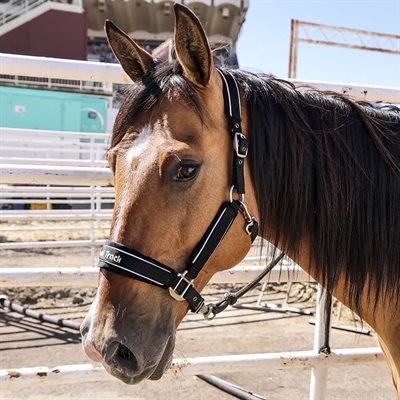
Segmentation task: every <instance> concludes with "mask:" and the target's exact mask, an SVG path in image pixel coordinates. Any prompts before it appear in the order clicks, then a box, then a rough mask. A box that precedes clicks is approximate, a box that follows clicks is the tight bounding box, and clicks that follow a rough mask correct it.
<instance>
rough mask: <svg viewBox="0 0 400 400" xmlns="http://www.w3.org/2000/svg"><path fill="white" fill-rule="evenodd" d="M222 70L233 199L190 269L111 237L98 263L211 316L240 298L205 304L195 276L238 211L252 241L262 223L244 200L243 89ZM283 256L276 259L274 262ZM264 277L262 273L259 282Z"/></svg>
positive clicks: (205, 238) (205, 237)
mask: <svg viewBox="0 0 400 400" xmlns="http://www.w3.org/2000/svg"><path fill="white" fill-rule="evenodd" d="M218 72H219V74H220V75H221V78H222V82H223V95H224V103H225V113H226V115H227V117H228V121H229V134H230V136H231V139H232V141H233V147H234V154H233V182H232V183H233V184H232V187H231V190H230V194H229V201H227V202H225V203H223V204H222V206H221V208H220V209H219V211H218V213H217V215H216V216H215V217H214V219H213V221H212V222H211V224H210V226H209V227H208V229H207V231H206V233H205V234H204V235H203V237H202V238H201V240H200V242H199V243H198V244H197V246H196V247H195V249H194V250H193V252H192V254H191V256H190V258H189V261H188V263H187V266H186V270H185V271H184V272H183V273H179V272H176V271H175V270H173V269H172V268H170V267H168V266H166V265H164V264H162V263H160V262H158V261H157V260H154V259H153V258H150V257H147V256H145V255H143V254H141V253H139V252H138V251H136V250H134V249H131V248H128V247H126V246H123V245H121V244H119V243H115V242H111V241H107V242H106V243H105V245H104V246H103V248H102V250H101V253H100V260H99V264H98V266H99V268H105V269H108V270H110V271H112V272H115V273H117V274H120V275H124V276H127V277H129V278H133V279H136V280H139V281H142V282H146V283H149V284H151V285H155V286H158V287H161V288H165V289H167V288H168V289H169V293H170V295H171V296H172V297H173V298H174V299H175V300H178V301H183V300H186V301H187V302H188V303H189V306H190V309H191V311H193V312H195V313H199V312H201V313H203V314H204V316H205V317H209V318H210V317H213V316H215V314H217V313H218V312H221V311H222V310H223V309H225V308H226V307H227V306H228V305H229V304H233V303H234V302H235V301H236V300H234V298H233V297H234V296H232V294H228V295H226V296H225V298H224V300H223V301H222V302H220V303H218V304H217V305H214V304H210V305H205V304H204V299H203V297H202V296H201V295H200V293H199V292H198V291H197V290H196V289H195V288H194V286H193V281H194V279H195V278H196V277H197V275H198V274H199V272H200V271H201V269H202V268H203V267H204V265H205V264H206V263H207V261H208V260H209V259H210V257H211V256H212V255H213V253H214V252H215V251H216V250H217V248H218V247H219V245H220V244H221V242H222V240H223V239H224V237H225V235H226V233H227V232H228V230H229V228H230V227H231V226H232V224H233V222H234V220H235V218H236V216H237V214H238V212H240V213H241V214H242V215H243V217H244V219H245V221H246V225H245V231H246V233H247V234H248V235H249V236H250V238H251V241H252V242H253V241H254V239H255V238H256V236H257V233H258V223H257V221H256V219H255V218H254V217H252V216H251V214H250V213H249V211H248V209H247V207H246V205H245V202H244V193H245V184H244V160H245V158H246V157H247V152H248V141H247V139H246V137H245V135H244V134H243V132H242V128H241V105H240V93H239V89H238V86H237V83H236V80H235V78H234V77H233V76H232V75H231V74H230V73H229V72H225V71H222V70H220V69H218ZM234 191H236V193H237V194H238V196H239V200H235V199H234V198H233V197H234ZM279 260H280V259H279ZM279 260H275V261H276V262H275V264H274V265H276V263H277V262H278V261H279ZM265 274H266V273H264V275H265ZM260 276H261V275H260ZM257 278H259V277H257ZM261 279H262V276H261V277H260V278H259V279H258V280H257V282H256V283H258V281H259V280H261ZM253 286H254V285H253ZM243 290H246V291H248V290H250V285H247V286H246V287H245V288H243V289H242V290H241V291H243ZM243 294H244V293H243ZM229 296H230V297H229Z"/></svg>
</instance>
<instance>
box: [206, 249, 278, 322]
mask: <svg viewBox="0 0 400 400" xmlns="http://www.w3.org/2000/svg"><path fill="white" fill-rule="evenodd" d="M284 256H285V254H284V253H281V254H279V256H278V257H276V258H275V259H273V260H272V261H271V262H270V263H269V264H268V265H267V266H266V267H265V269H264V270H263V271H262V272H261V273H260V274H259V275H258V276H257V277H256V278H255V279H254V280H252V281H251V282H250V283H248V284H247V285H246V286H244V287H242V288H241V289H239V290H238V291H237V292H233V293H232V292H227V293H225V294H224V297H223V299H222V300H221V301H219V302H218V303H216V304H214V303H207V304H205V305H204V306H203V307H202V309H201V310H200V313H202V314H203V317H204V318H205V319H207V320H210V319H213V318H215V316H216V315H217V314H219V313H221V312H222V311H224V310H225V309H226V308H227V307H228V306H233V305H234V304H236V302H237V301H238V300H239V299H240V298H241V297H242V296H244V295H245V294H246V293H247V292H248V291H250V290H251V289H254V287H255V286H256V285H257V284H258V283H260V281H261V280H262V279H263V278H264V277H265V276H266V275H268V274H269V273H270V272H271V271H272V269H273V268H274V267H275V266H276V265H277V264H278V263H279V262H280V261H281V260H282V258H283V257H284Z"/></svg>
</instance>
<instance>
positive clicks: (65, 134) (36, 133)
mask: <svg viewBox="0 0 400 400" xmlns="http://www.w3.org/2000/svg"><path fill="white" fill-rule="evenodd" d="M0 57H1V55H0ZM36 73H37V71H36ZM0 130H1V133H2V135H3V136H6V135H9V136H10V137H14V138H15V137H16V136H25V137H28V138H30V139H32V138H35V137H40V139H41V140H43V136H47V137H48V138H49V139H50V138H54V137H59V138H73V139H77V140H79V139H90V140H91V141H94V140H99V139H101V140H103V141H104V142H105V143H104V144H107V143H108V141H109V140H110V136H111V134H110V133H85V132H71V131H54V130H43V129H22V128H5V127H1V128H0ZM81 144H84V142H82V143H81ZM96 144H98V145H102V144H103V143H96Z"/></svg>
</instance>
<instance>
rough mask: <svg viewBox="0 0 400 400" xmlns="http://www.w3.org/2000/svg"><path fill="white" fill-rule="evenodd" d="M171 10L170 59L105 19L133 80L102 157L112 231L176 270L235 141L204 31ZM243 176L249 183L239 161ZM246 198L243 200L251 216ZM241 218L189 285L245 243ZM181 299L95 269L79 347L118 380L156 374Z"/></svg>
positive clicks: (202, 224) (196, 236)
mask: <svg viewBox="0 0 400 400" xmlns="http://www.w3.org/2000/svg"><path fill="white" fill-rule="evenodd" d="M174 10H175V16H176V22H175V32H174V41H175V52H176V60H175V62H173V63H159V62H157V61H156V60H153V58H152V56H151V55H150V54H149V53H147V52H146V51H145V50H144V49H142V48H140V47H139V46H138V45H137V44H136V43H135V42H134V41H132V40H131V39H130V38H129V37H128V36H127V35H126V34H125V33H123V32H122V31H121V30H119V29H118V28H117V27H116V26H115V25H114V24H113V23H111V22H110V21H107V22H106V32H107V37H108V40H109V43H110V46H111V48H112V50H113V52H114V54H115V56H116V57H117V59H118V60H119V62H120V64H121V66H122V67H123V69H124V70H125V72H126V73H127V74H128V75H129V77H130V78H131V79H132V80H133V85H131V87H130V88H128V89H127V92H126V94H125V99H124V101H123V103H122V105H121V108H120V111H119V114H118V116H117V119H116V123H115V126H114V131H113V136H112V143H111V147H110V150H109V151H108V161H109V164H110V167H111V169H112V171H113V174H114V182H115V205H114V212H113V218H112V224H111V232H110V238H111V240H112V241H113V242H116V243H119V244H121V245H123V246H126V247H127V248H133V249H135V250H136V251H138V252H140V254H143V255H145V256H146V257H149V259H151V260H157V262H160V263H162V264H163V265H166V266H170V267H171V268H172V269H173V271H176V272H177V273H180V272H183V271H184V270H185V268H186V265H187V262H188V258H189V257H190V255H191V253H192V251H193V249H194V248H195V247H196V245H197V244H198V243H199V241H200V240H201V238H202V237H203V235H204V233H205V232H206V231H207V229H208V228H209V226H210V224H211V222H212V220H213V218H214V217H215V215H216V213H217V212H218V210H219V209H220V207H221V204H223V203H224V202H227V201H228V200H229V193H230V188H231V181H232V178H231V176H232V152H233V147H232V142H231V139H230V137H229V135H228V133H227V132H228V128H229V127H228V121H227V118H226V115H225V105H224V99H223V95H222V93H223V82H222V79H221V76H220V74H219V73H218V72H217V70H216V68H215V67H214V63H213V57H212V53H211V49H210V46H209V43H208V41H207V38H206V35H205V32H204V30H203V28H202V26H201V25H200V22H199V20H198V19H197V17H196V16H195V15H194V14H193V13H192V12H191V11H190V10H189V9H188V8H186V7H184V6H182V5H179V4H176V5H175V6H174ZM243 113H245V110H244V109H243ZM243 121H244V124H245V118H244V119H243ZM245 130H246V126H244V131H245ZM244 176H245V178H246V182H248V183H250V175H249V171H248V167H247V165H245V169H244ZM249 190H250V193H251V190H252V188H248V190H247V192H249ZM231 196H232V193H231ZM253 198H254V196H250V201H249V202H247V208H248V210H250V211H251V212H252V213H253V214H252V215H255V216H256V217H257V209H256V205H255V203H254V201H253V200H251V199H253ZM243 226H244V222H243V219H242V218H237V219H236V220H235V221H234V222H233V223H232V226H231V227H230V229H229V231H228V232H227V233H226V235H225V237H224V238H223V240H222V242H221V245H220V246H219V247H218V249H217V251H215V253H213V254H212V255H210V258H209V260H208V261H207V263H206V265H205V266H204V268H202V270H201V271H200V273H199V274H198V276H197V277H196V279H195V280H194V283H193V285H194V288H195V289H196V291H198V292H200V291H201V290H202V289H203V288H204V286H205V285H206V284H207V282H208V281H209V280H210V278H211V277H212V276H213V275H214V274H215V273H216V272H217V271H218V270H222V269H228V268H230V267H232V266H234V265H235V264H237V263H238V262H239V261H240V260H241V259H242V258H243V257H244V256H245V254H246V253H247V252H248V250H249V248H250V245H251V240H250V238H249V235H248V234H247V233H246V231H245V230H244V229H243ZM106 254H108V256H107V257H109V259H110V260H111V261H110V260H109V261H110V263H112V262H113V261H115V260H117V261H118V257H119V255H116V254H115V253H113V254H111V253H106ZM110 254H111V255H110ZM188 308H189V305H188V303H187V302H186V301H176V299H174V298H173V297H172V296H170V294H169V292H168V291H167V290H164V289H163V288H161V287H157V286H155V285H150V284H148V283H146V282H142V281H140V280H137V279H129V278H128V277H126V276H123V275H121V274H117V273H115V272H114V271H110V270H108V269H105V268H102V269H101V271H100V275H99V283H98V291H97V295H96V298H95V300H94V302H93V304H92V306H91V309H90V311H89V313H88V315H87V316H86V318H85V321H84V322H83V324H82V328H81V331H82V336H83V346H84V349H85V352H86V354H87V355H88V356H89V357H90V358H91V359H93V360H94V361H100V362H101V363H102V364H103V365H104V366H105V368H106V369H107V370H108V371H109V372H110V373H111V374H112V375H114V376H116V377H118V378H119V379H121V380H123V381H124V382H126V383H137V382H139V381H141V380H143V379H146V378H150V379H159V378H160V377H161V376H162V374H163V373H164V372H165V370H166V369H167V368H168V367H169V365H170V362H171V359H172V354H173V349H174V343H175V332H176V329H177V326H178V325H179V323H180V322H181V320H182V319H183V317H184V316H185V314H186V313H187V311H188Z"/></svg>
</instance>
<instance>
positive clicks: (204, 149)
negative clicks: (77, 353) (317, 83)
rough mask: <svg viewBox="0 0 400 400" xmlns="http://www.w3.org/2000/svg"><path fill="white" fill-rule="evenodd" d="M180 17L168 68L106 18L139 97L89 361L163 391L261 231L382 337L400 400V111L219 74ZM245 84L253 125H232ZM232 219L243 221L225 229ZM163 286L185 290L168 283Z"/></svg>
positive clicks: (119, 138) (123, 114)
mask: <svg viewBox="0 0 400 400" xmlns="http://www.w3.org/2000/svg"><path fill="white" fill-rule="evenodd" d="M174 11H175V17H176V21H175V31H174V47H175V50H174V51H175V60H174V61H173V62H170V63H168V62H159V61H157V60H154V59H153V57H152V56H151V55H150V54H149V53H147V52H146V51H145V50H144V49H142V48H141V47H139V46H138V45H137V44H136V43H135V42H134V41H133V40H131V39H130V38H129V37H128V36H127V35H126V34H125V33H124V32H122V31H121V30H120V29H119V28H117V27H116V26H115V25H114V24H113V23H112V22H110V21H106V26H105V28H106V33H107V37H108V41H109V43H110V46H111V48H112V50H113V52H114V54H115V56H116V58H117V59H118V60H119V62H120V64H121V66H122V67H123V69H124V70H125V72H126V73H127V74H128V75H129V77H130V78H131V79H132V81H133V85H130V86H129V87H128V89H127V90H126V93H125V97H124V100H123V102H122V104H121V108H120V110H119V113H118V116H117V118H116V122H115V126H114V130H113V135H112V139H111V146H110V149H109V151H108V155H107V156H108V161H109V165H110V167H111V169H112V171H113V174H114V182H115V205H114V211H113V218H112V225H111V231H110V239H111V241H110V242H108V243H107V245H106V246H105V248H104V249H103V250H102V255H101V261H100V264H99V266H100V267H101V269H100V273H99V282H98V291H97V295H96V297H95V300H94V302H93V304H92V306H91V308H90V311H89V312H88V314H87V316H86V318H85V320H84V322H83V323H82V326H81V333H82V337H83V347H84V350H85V352H86V354H87V355H88V356H89V357H90V358H91V359H92V360H94V361H99V362H101V363H102V364H103V365H104V367H105V368H106V369H107V371H108V372H109V373H111V374H112V375H114V376H116V377H117V378H119V379H121V380H122V381H124V382H126V383H129V384H135V383H138V382H140V381H142V380H144V379H153V380H154V379H159V378H160V377H161V376H162V375H163V373H164V372H165V371H166V369H168V367H169V365H170V362H171V359H172V353H173V349H174V342H175V332H176V328H177V326H178V325H179V323H180V322H181V321H182V319H183V317H184V316H185V314H186V313H187V312H188V309H189V308H191V309H192V310H194V311H199V309H200V308H204V305H203V304H200V303H198V299H199V298H201V296H200V294H199V293H200V291H201V290H202V289H203V288H204V287H205V286H206V284H207V283H208V281H209V280H210V278H211V277H212V276H213V275H214V274H215V273H216V272H217V271H220V270H225V269H228V268H231V267H232V266H234V265H236V264H237V263H239V262H240V261H241V260H242V259H243V258H244V257H245V255H246V253H247V252H248V250H249V248H250V245H251V239H252V236H254V235H253V234H254V233H256V234H257V233H258V235H259V236H261V237H263V238H264V239H266V240H268V241H270V242H271V243H273V244H274V245H276V246H277V247H278V248H279V249H280V250H282V251H283V252H285V253H286V254H287V255H288V256H289V257H291V258H292V259H293V260H295V261H296V262H297V263H298V264H299V265H300V266H301V267H302V268H303V269H304V270H306V271H307V272H308V273H309V274H310V275H311V276H312V277H314V278H315V279H316V280H317V281H318V282H320V283H321V284H322V285H323V286H324V287H325V288H326V289H327V290H328V291H330V292H331V293H332V294H333V295H334V296H335V297H336V298H338V299H339V300H340V301H341V302H343V303H344V304H346V305H347V306H349V307H350V308H352V309H353V310H355V311H356V312H357V313H358V314H359V315H360V316H361V317H362V318H363V319H364V320H365V321H366V322H367V323H368V324H370V325H371V326H372V328H373V329H374V330H375V331H376V332H377V335H378V336H379V341H380V344H381V346H382V349H383V351H384V353H385V355H386V357H387V361H388V363H389V365H390V368H391V372H392V376H393V382H394V386H395V387H396V393H397V395H398V397H399V398H400V310H399V296H400V113H398V112H396V110H395V109H394V108H393V109H386V110H383V109H382V110H379V109H376V108H374V107H372V106H370V105H368V104H362V103H357V102H354V101H352V100H350V99H348V98H346V97H344V96H342V95H339V94H335V93H322V92H319V91H316V90H311V89H307V88H303V89H299V88H295V87H294V86H293V85H292V84H291V83H288V82H285V81H283V80H279V79H276V78H273V77H268V76H262V75H259V76H258V75H253V74H250V73H246V72H243V71H239V70H228V69H219V70H218V69H216V68H215V66H214V63H213V57H212V52H211V49H210V46H209V43H208V40H207V37H206V35H205V32H204V30H203V28H202V26H201V24H200V22H199V20H198V19H197V17H196V16H195V15H194V14H193V13H192V12H191V11H190V10H189V9H188V8H186V7H185V6H182V5H179V4H176V5H175V6H174ZM228 77H230V78H229V79H230V86H229V85H228V86H227V84H226V82H224V81H225V79H226V78H228ZM232 82H233V83H232ZM232 85H237V89H238V93H240V97H239V98H238V99H236V105H235V107H236V109H237V108H239V111H240V112H241V116H239V117H238V115H237V113H236V114H235V115H233V116H232V115H231V119H230V120H229V118H227V115H226V110H227V104H226V95H225V96H224V94H226V93H225V92H226V91H227V90H228V89H229V87H230V88H231V90H234V89H232V87H233V86H232ZM224 98H225V101H224ZM228 106H229V107H230V106H232V104H228ZM235 118H236V119H235ZM232 121H233V122H232ZM235 121H236V122H235ZM233 125H234V126H233ZM227 132H230V133H233V136H234V148H235V150H233V146H232V142H231V137H230V135H229V134H228V133H227ZM242 150H243V152H242V153H241V151H242ZM247 152H248V156H247ZM232 155H234V162H233V163H232V157H233V156H232ZM246 156H247V157H246ZM232 181H233V182H234V184H233V185H232ZM244 181H245V182H246V190H245V192H246V194H245V196H246V197H244ZM221 204H222V205H223V206H222V207H221ZM230 213H232V215H233V214H234V213H236V214H237V213H239V216H238V218H236V219H235V218H234V217H232V218H231V217H229V218H230V219H229V218H228V220H227V221H225V222H224V224H225V225H224V227H222V228H221V226H220V220H221V221H222V220H224V219H226V215H227V214H230ZM242 215H243V216H244V218H242ZM256 220H257V221H259V226H258V225H257V224H256V223H255V221H256ZM244 227H245V228H246V229H244ZM254 228H256V230H255V229H254ZM218 230H220V231H221V232H222V233H217V234H216V233H215V232H216V231H218ZM249 230H250V231H252V232H249ZM215 235H217V236H218V235H219V237H218V238H217V239H215V238H214V236H215ZM205 237H206V239H204V238H205ZM210 238H212V239H210ZM215 240H216V241H217V242H218V243H217V244H216V245H215V246H213V248H211V250H210V248H209V247H210V246H209V242H210V241H212V242H213V241H215ZM216 247H218V248H217V249H216ZM205 248H206V249H207V250H204V249H205ZM193 249H197V250H193ZM204 251H206V252H207V256H206V257H204V260H203V261H202V262H201V264H202V265H201V266H200V267H199V268H197V267H196V268H197V270H196V271H195V273H193V268H192V266H193V265H195V264H196V262H198V259H199V258H202V257H203V253H204ZM194 253H195V254H196V255H195V256H193V254H194ZM125 258H127V259H128V261H126V260H125ZM189 261H190V265H191V267H190V268H189V269H188V263H189ZM127 264H129V267H127V266H125V267H122V265H127ZM113 266H114V267H116V268H113ZM117 267H118V268H117ZM132 271H133V272H132ZM132 274H133V275H132ZM163 274H164V275H165V274H167V275H168V276H169V277H172V278H171V281H174V279H177V280H175V281H174V285H175V283H176V285H175V286H174V287H172V288H171V285H167V284H165V285H163V282H164V281H163V279H164V275H163ZM132 276H133V277H135V279H130V278H132ZM168 279H169V278H168ZM164 283H165V282H164ZM180 285H183V286H182V288H181V289H179V290H178V289H177V288H178V286H179V287H180ZM166 286H169V287H170V290H169V291H168V290H165V287H166ZM170 294H171V295H170ZM184 299H186V300H187V301H177V300H184Z"/></svg>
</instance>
